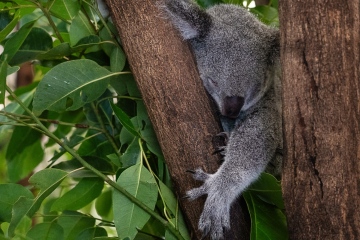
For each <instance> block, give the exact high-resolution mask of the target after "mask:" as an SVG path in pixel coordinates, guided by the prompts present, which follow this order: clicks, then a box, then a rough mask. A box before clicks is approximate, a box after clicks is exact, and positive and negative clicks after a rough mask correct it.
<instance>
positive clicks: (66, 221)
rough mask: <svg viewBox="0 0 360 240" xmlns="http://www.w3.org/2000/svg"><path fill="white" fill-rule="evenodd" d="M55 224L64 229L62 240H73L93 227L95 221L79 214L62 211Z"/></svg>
mask: <svg viewBox="0 0 360 240" xmlns="http://www.w3.org/2000/svg"><path fill="white" fill-rule="evenodd" d="M57 223H58V224H59V225H60V226H61V227H62V228H63V229H64V238H63V239H64V240H75V239H76V238H77V236H78V235H79V234H80V233H81V232H82V231H84V230H85V229H88V228H91V227H93V226H94V225H95V219H94V218H92V217H89V216H86V215H84V214H81V213H79V212H74V211H64V212H63V214H61V215H60V217H59V219H58V221H57Z"/></svg>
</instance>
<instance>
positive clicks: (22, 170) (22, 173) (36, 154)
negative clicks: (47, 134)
mask: <svg viewBox="0 0 360 240" xmlns="http://www.w3.org/2000/svg"><path fill="white" fill-rule="evenodd" d="M40 140H41V139H40V138H39V139H37V140H36V141H34V142H33V143H32V144H31V145H29V146H25V147H24V148H23V149H22V151H17V152H16V154H15V155H13V156H12V158H7V159H6V160H7V161H6V162H7V170H8V176H9V179H10V181H12V182H18V181H20V180H21V179H23V178H25V177H27V176H28V175H29V174H30V173H31V172H32V171H33V170H34V168H35V167H36V166H37V165H39V163H41V161H42V160H43V157H44V150H43V148H42V146H41V142H40ZM18 146H19V145H18Z"/></svg>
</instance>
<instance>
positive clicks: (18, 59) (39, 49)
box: [9, 27, 53, 65]
mask: <svg viewBox="0 0 360 240" xmlns="http://www.w3.org/2000/svg"><path fill="white" fill-rule="evenodd" d="M10 41H11V40H10ZM52 46H53V41H52V38H51V36H50V35H49V34H48V33H47V32H46V31H45V30H44V29H42V28H37V27H34V28H32V29H31V30H30V32H29V34H28V35H27V37H26V39H25V40H24V42H23V43H22V44H21V47H20V48H19V49H18V51H17V52H16V54H15V55H14V56H13V58H12V59H11V61H9V64H10V65H18V64H21V63H24V62H28V61H30V60H34V59H36V57H37V55H39V54H41V53H45V52H47V51H48V50H49V49H51V48H52Z"/></svg>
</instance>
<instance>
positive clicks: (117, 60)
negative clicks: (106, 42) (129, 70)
mask: <svg viewBox="0 0 360 240" xmlns="http://www.w3.org/2000/svg"><path fill="white" fill-rule="evenodd" d="M125 62H126V57H125V53H124V51H123V50H122V49H121V48H120V47H116V48H114V49H113V51H112V52H111V56H110V69H111V71H112V72H121V71H122V70H123V69H124V66H125Z"/></svg>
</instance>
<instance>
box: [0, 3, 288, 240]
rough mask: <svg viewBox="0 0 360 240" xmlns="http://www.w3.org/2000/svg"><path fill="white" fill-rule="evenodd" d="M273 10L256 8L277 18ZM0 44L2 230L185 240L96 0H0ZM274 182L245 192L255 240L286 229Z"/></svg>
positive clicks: (158, 155) (3, 235) (155, 148)
mask: <svg viewBox="0 0 360 240" xmlns="http://www.w3.org/2000/svg"><path fill="white" fill-rule="evenodd" d="M219 2H221V1H219V0H218V1H211V0H206V1H205V0H202V1H201V3H202V6H204V7H206V6H210V5H212V4H214V3H219ZM222 2H226V1H225V0H224V1H222ZM246 2H249V1H246ZM269 7H271V9H269V8H267V7H265V8H258V9H257V10H256V9H254V10H251V11H255V10H256V11H257V12H256V14H257V15H259V16H261V17H263V18H264V21H265V22H269V23H272V22H273V20H271V19H277V12H276V11H274V10H273V8H272V6H269ZM267 18H268V19H270V18H271V19H270V20H269V21H267V20H265V19H267ZM275 22H276V21H275ZM275 25H276V24H275ZM16 26H19V28H18V29H16V31H14V32H13V33H11V32H12V31H13V30H15V28H16ZM0 45H1V46H3V52H2V53H1V55H0V104H4V105H5V106H4V108H3V109H2V110H1V111H0V196H1V198H0V227H1V228H0V239H57V240H61V239H114V237H118V238H121V239H158V238H163V237H165V238H166V239H190V236H189V234H188V232H187V229H186V226H185V222H184V219H183V217H182V214H181V211H180V209H179V204H178V201H177V198H176V197H175V195H174V194H173V191H172V184H171V180H170V178H169V173H168V170H167V168H166V165H165V163H164V157H163V155H162V152H161V149H160V147H159V144H158V142H157V139H156V136H155V133H154V130H153V127H152V125H151V122H150V120H149V118H148V116H147V113H146V109H145V106H144V104H143V102H142V100H141V95H140V93H139V91H138V89H137V87H136V84H135V82H134V79H133V77H132V75H131V72H130V71H129V66H128V64H127V62H126V57H125V54H124V51H123V50H122V47H121V43H120V41H119V39H118V36H117V33H116V30H115V27H114V26H113V24H112V22H111V20H110V19H108V18H107V17H104V16H102V15H101V13H100V11H99V10H98V8H97V3H96V1H93V0H82V1H76V0H49V1H44V0H6V1H1V2H0ZM29 61H31V62H32V66H33V68H34V72H35V81H34V83H32V84H30V85H29V86H25V87H19V88H17V89H16V90H15V91H13V90H11V89H10V87H9V86H8V84H7V82H6V76H7V75H10V74H11V73H14V72H17V71H18V70H19V66H21V64H22V63H25V62H29ZM6 92H7V94H5V93H6ZM59 146H60V147H59ZM45 152H46V154H44V153H45ZM44 158H46V160H47V161H44V160H45V159H44ZM264 189H267V190H266V191H265V190H264ZM269 189H270V191H268V190H269ZM279 189H280V187H279V184H278V182H276V180H275V179H273V178H271V176H265V177H263V178H262V179H261V180H260V181H259V182H258V183H257V184H256V185H254V186H253V187H252V188H251V189H249V190H248V191H247V193H246V194H245V195H244V196H245V199H246V201H247V203H248V206H249V209H250V213H251V217H252V219H253V220H254V219H256V220H254V221H253V229H255V230H254V231H255V233H254V231H253V233H252V236H255V237H254V238H253V239H259V238H258V236H260V235H259V232H265V233H266V234H267V233H268V232H269V233H270V232H274V231H275V232H276V231H277V232H278V235H276V236H277V237H279V239H282V238H283V237H284V236H285V235H284V234H283V232H286V231H285V230H284V226H285V225H284V217H283V215H281V214H282V209H283V206H282V201H281V194H280V195H279V193H280V190H279ZM268 206H271V208H268ZM264 207H265V208H266V209H267V210H264V211H262V210H261V209H264ZM267 213H269V214H267ZM275 213H276V214H275ZM269 216H271V217H272V219H271V221H273V222H272V225H267V224H266V222H267V221H269V218H268V217H269ZM274 216H275V219H274ZM259 219H261V221H260V222H259V221H258V220H259ZM281 224H282V225H281ZM271 228H272V229H271ZM274 229H279V230H274ZM254 234H255V235H254ZM274 236H275V235H274Z"/></svg>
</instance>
